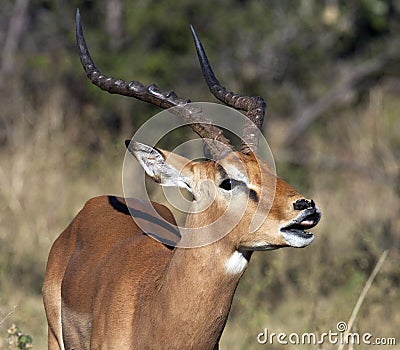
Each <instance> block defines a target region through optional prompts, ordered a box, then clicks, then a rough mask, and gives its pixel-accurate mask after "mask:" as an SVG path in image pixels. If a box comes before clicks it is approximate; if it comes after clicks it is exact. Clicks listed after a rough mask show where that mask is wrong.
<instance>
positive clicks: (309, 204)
mask: <svg viewBox="0 0 400 350" xmlns="http://www.w3.org/2000/svg"><path fill="white" fill-rule="evenodd" d="M293 208H294V210H304V209H308V208H315V203H314V201H313V200H311V201H309V200H307V199H298V200H297V201H296V202H294V203H293Z"/></svg>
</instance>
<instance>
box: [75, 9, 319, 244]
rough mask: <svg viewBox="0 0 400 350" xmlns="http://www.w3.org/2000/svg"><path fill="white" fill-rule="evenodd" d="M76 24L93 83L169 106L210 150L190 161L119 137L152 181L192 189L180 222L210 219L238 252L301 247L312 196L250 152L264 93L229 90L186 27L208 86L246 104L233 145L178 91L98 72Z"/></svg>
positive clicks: (206, 223)
mask: <svg viewBox="0 0 400 350" xmlns="http://www.w3.org/2000/svg"><path fill="white" fill-rule="evenodd" d="M76 23H77V28H76V29H77V31H76V33H77V42H78V48H79V52H80V58H81V62H82V65H83V67H84V69H85V71H86V74H87V76H88V77H89V79H90V80H91V81H92V82H93V83H94V84H95V85H96V86H98V87H100V88H101V89H103V90H105V91H108V92H110V93H116V94H121V95H125V96H131V97H135V98H137V99H140V100H142V101H146V102H149V103H152V104H155V105H157V106H159V107H161V108H170V107H175V108H174V109H173V110H174V112H173V113H174V114H177V115H178V116H180V117H181V118H183V119H184V120H185V121H186V122H189V123H190V127H191V128H192V129H193V130H194V131H195V132H196V133H197V134H198V135H199V136H200V137H201V138H202V139H203V140H204V143H205V145H206V147H207V149H208V153H209V154H210V157H209V158H210V159H207V160H206V161H191V160H189V159H186V158H184V157H182V156H179V155H176V154H174V153H171V152H168V151H165V150H161V149H158V148H155V147H151V146H148V145H145V144H142V143H139V142H136V141H132V142H127V147H128V150H129V152H130V153H131V154H133V155H134V156H135V157H136V158H137V160H138V161H139V163H140V164H141V166H142V167H143V168H144V170H145V171H146V173H147V174H148V175H149V176H150V177H152V178H153V179H154V180H155V181H156V182H157V183H160V184H161V185H163V186H177V187H180V188H184V189H186V190H188V191H190V192H191V193H192V194H193V202H192V207H191V209H190V210H189V214H188V216H187V220H186V226H187V227H189V228H195V229H197V228H199V227H208V231H210V225H215V226H213V227H212V228H211V230H224V229H226V228H227V227H229V234H228V235H227V236H226V238H225V240H226V242H228V243H229V244H230V245H231V246H232V248H233V249H234V250H238V251H255V250H269V249H276V248H279V247H284V246H292V247H305V246H307V245H308V244H310V243H311V242H312V240H313V239H314V236H313V235H312V234H311V233H308V232H307V231H306V230H307V229H310V228H312V227H314V226H315V225H316V224H317V223H318V221H319V220H320V217H321V214H320V210H319V209H318V208H317V207H316V205H315V203H314V201H313V200H311V199H307V198H305V197H304V196H302V195H301V194H300V193H298V192H297V191H296V190H295V189H294V188H292V187H291V186H290V185H289V184H287V183H286V182H285V181H283V180H281V179H280V178H278V177H276V175H275V172H274V171H273V169H272V167H271V166H270V165H269V164H268V163H267V162H265V161H263V160H262V159H261V158H260V157H259V156H258V153H257V149H258V137H259V134H260V131H259V130H260V129H261V127H262V124H263V120H264V115H265V109H266V106H265V102H264V100H263V99H262V98H261V97H248V96H241V95H237V94H234V93H232V92H229V91H228V90H226V89H225V88H224V87H223V86H221V84H220V83H219V81H218V80H217V78H216V77H215V75H214V73H213V70H212V68H211V66H210V64H209V62H208V59H207V56H206V54H205V52H204V49H203V47H202V44H201V42H200V41H199V39H198V37H197V35H196V33H195V31H194V29H193V28H192V34H193V38H194V41H195V46H196V50H197V54H198V57H199V61H200V65H201V69H202V71H203V75H204V78H205V80H206V82H207V85H208V87H209V89H210V90H211V92H212V93H213V95H214V96H215V97H216V98H218V99H219V100H220V101H222V102H223V103H225V104H226V105H228V106H230V107H233V108H235V109H237V110H243V111H246V117H247V119H246V123H245V126H244V130H243V136H242V140H243V142H242V145H241V147H240V149H239V150H235V149H234V147H233V146H232V145H231V144H230V142H229V140H228V139H227V138H226V137H225V136H224V134H223V130H222V129H220V128H218V127H217V126H215V125H213V124H212V122H211V121H210V120H209V119H207V118H206V117H205V116H203V115H201V114H199V113H197V112H196V111H195V110H194V109H193V108H192V106H191V105H190V104H189V101H188V100H182V99H180V98H178V97H177V95H176V94H175V93H174V92H172V91H171V92H168V93H164V92H162V91H160V90H159V89H158V87H157V86H156V85H150V86H144V85H142V84H141V83H139V82H137V81H132V82H126V81H124V80H120V79H118V80H116V79H113V78H110V77H106V76H104V75H103V74H102V73H101V72H100V71H99V70H98V68H97V67H96V66H95V64H94V62H93V60H92V59H91V57H90V54H89V51H88V49H87V46H86V43H85V40H84V37H83V31H82V27H81V23H80V16H79V12H77V21H76ZM220 218H223V220H220ZM227 233H228V232H227ZM199 234H201V233H199Z"/></svg>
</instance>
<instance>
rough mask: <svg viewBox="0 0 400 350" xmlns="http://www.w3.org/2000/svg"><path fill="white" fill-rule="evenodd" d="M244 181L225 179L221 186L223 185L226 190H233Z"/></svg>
mask: <svg viewBox="0 0 400 350" xmlns="http://www.w3.org/2000/svg"><path fill="white" fill-rule="evenodd" d="M242 184H243V182H242V181H238V180H234V179H230V178H228V179H225V180H224V181H222V182H221V184H220V185H219V187H221V188H222V189H223V190H225V191H231V190H232V189H233V188H234V187H236V186H239V185H242Z"/></svg>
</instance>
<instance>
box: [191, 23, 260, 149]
mask: <svg viewBox="0 0 400 350" xmlns="http://www.w3.org/2000/svg"><path fill="white" fill-rule="evenodd" d="M190 29H191V30H192V35H193V39H194V43H195V46H196V51H197V56H198V58H199V62H200V66H201V70H202V72H203V76H204V79H205V81H206V83H207V85H208V88H209V89H210V91H211V93H212V94H213V95H214V96H215V97H216V98H217V99H219V100H220V101H222V102H223V103H225V104H227V105H228V106H231V107H233V108H235V109H239V110H242V111H246V112H247V113H246V117H247V118H248V122H246V124H245V127H244V130H243V144H242V152H243V153H247V152H248V151H249V150H251V151H253V152H257V146H258V136H257V135H258V130H257V128H258V129H260V130H261V128H262V125H263V122H264V116H265V109H266V104H265V101H264V99H263V98H262V97H258V96H243V95H238V94H235V93H233V92H231V91H228V90H227V89H226V88H225V87H223V86H222V85H221V84H220V82H219V81H218V79H217V78H216V76H215V74H214V72H213V70H212V68H211V65H210V63H209V61H208V58H207V55H206V53H205V51H204V48H203V45H202V44H201V41H200V39H199V37H198V36H197V34H196V32H195V30H194V28H193V26H190Z"/></svg>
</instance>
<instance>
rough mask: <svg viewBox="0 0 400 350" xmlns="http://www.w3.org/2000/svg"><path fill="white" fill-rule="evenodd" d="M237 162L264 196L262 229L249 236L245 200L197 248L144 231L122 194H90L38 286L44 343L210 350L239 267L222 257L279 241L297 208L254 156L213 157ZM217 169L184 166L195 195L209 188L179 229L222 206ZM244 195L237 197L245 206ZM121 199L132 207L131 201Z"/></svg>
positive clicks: (294, 195)
mask: <svg viewBox="0 0 400 350" xmlns="http://www.w3.org/2000/svg"><path fill="white" fill-rule="evenodd" d="M162 152H163V154H166V155H167V154H168V152H164V151H162ZM174 159H175V158H174ZM238 161H240V162H242V163H243V164H245V166H246V171H247V177H248V180H249V182H250V184H251V186H253V187H254V188H255V189H256V190H257V191H258V192H257V193H258V195H259V196H260V201H261V202H262V203H267V202H268V201H270V202H271V201H273V205H272V208H271V210H270V212H269V215H268V217H267V218H266V220H265V221H264V222H263V224H262V225H261V227H260V228H259V229H258V230H257V231H256V232H253V233H249V226H250V223H251V220H252V217H253V214H254V211H255V208H256V203H253V202H252V201H251V200H249V205H248V206H247V208H246V213H245V216H244V217H243V219H242V220H241V221H240V223H239V224H238V225H236V227H234V229H233V230H232V231H231V232H230V233H229V234H227V235H226V236H225V237H224V238H222V239H220V240H218V241H217V242H215V243H213V244H210V245H207V246H204V247H201V248H193V249H184V248H175V249H171V248H170V247H167V246H165V245H163V244H161V243H159V242H157V241H156V240H154V239H152V238H150V237H149V236H147V235H146V234H145V233H144V232H142V230H141V229H140V228H139V227H138V226H137V225H136V223H135V221H134V220H133V219H132V217H131V216H130V215H129V212H128V209H127V206H126V202H125V200H124V199H122V198H116V197H113V196H101V197H97V198H93V199H91V200H89V201H88V202H87V203H86V205H85V206H84V208H83V209H82V210H81V211H80V212H79V213H78V215H77V216H76V217H75V219H74V220H73V221H72V223H71V224H70V225H69V226H68V227H67V228H66V230H65V231H64V232H63V233H62V234H61V235H60V236H59V237H58V238H57V240H56V241H55V242H54V244H53V247H52V249H51V251H50V255H49V260H48V264H47V270H46V277H45V283H44V287H43V298H44V304H45V309H46V315H47V319H48V324H49V349H51V350H55V349H62V344H63V343H64V345H65V349H140V350H142V349H199V350H200V349H201V350H205V349H217V348H218V342H219V339H220V337H221V334H222V331H223V329H224V326H225V323H226V320H227V317H228V313H229V310H230V306H231V302H232V299H233V295H234V292H235V290H236V287H237V284H238V282H239V280H240V278H241V276H242V274H243V271H241V272H240V273H237V274H229V273H227V271H226V265H225V264H226V261H228V259H229V258H230V257H231V256H232V254H233V253H234V252H235V251H238V250H241V251H243V255H244V257H245V258H246V259H247V260H248V261H249V260H250V257H251V254H252V250H253V249H252V247H253V245H254V244H255V243H257V242H259V241H265V242H268V243H270V244H272V245H274V246H287V243H286V242H285V240H284V239H283V237H282V235H281V234H280V231H279V230H280V227H281V226H282V224H284V223H287V222H290V221H291V220H293V219H294V218H295V217H296V216H297V215H298V212H295V211H294V209H293V202H295V201H296V200H297V199H300V198H303V197H302V196H301V195H300V194H299V193H298V192H297V191H295V190H294V189H293V188H292V187H291V186H290V185H288V184H287V183H285V182H284V181H282V180H280V179H276V178H275V175H274V174H273V173H272V172H271V169H270V167H269V166H268V165H267V164H266V163H265V162H261V161H259V163H258V162H257V159H256V158H255V157H254V156H253V155H243V154H241V153H234V154H230V155H228V156H226V157H225V159H222V160H221V162H220V164H221V165H222V167H223V168H229V166H232V164H233V165H235V162H238ZM235 166H236V167H237V168H239V167H240V164H237V165H235ZM219 168H220V166H218V165H217V164H216V163H215V162H213V161H209V162H202V163H189V164H185V170H184V173H185V174H186V175H187V176H189V175H190V176H191V181H192V184H191V186H193V188H194V187H196V186H197V188H196V191H197V192H196V193H208V192H207V191H216V192H215V193H216V197H215V200H214V201H213V203H212V204H211V206H210V207H209V209H207V210H206V211H205V212H201V213H199V214H193V215H188V218H187V222H186V226H187V227H198V226H201V225H204V224H206V223H208V222H213V221H214V220H215V219H216V218H218V217H219V216H220V215H221V213H222V212H223V211H224V208H225V207H226V204H225V199H224V197H223V196H222V195H221V194H219V192H218V188H217V187H216V186H217V185H216V184H218V183H220V182H221V180H222V178H221V176H222V175H221V171H220V170H219ZM206 179H208V180H210V181H209V182H208V185H207V184H206V185H204V180H206ZM275 180H276V194H275V196H274V197H273V188H270V186H272V184H274V182H275ZM210 184H211V185H210ZM212 184H214V185H213V186H214V189H212ZM207 186H211V187H207ZM202 191H203V192H202ZM246 196H247V195H245V194H240V195H239V199H238V200H243V202H244V203H245V202H246V201H245V200H246ZM199 202H200V201H199ZM129 203H130V206H134V207H136V204H135V203H137V206H138V207H139V202H136V201H135V200H131V201H130V202H129ZM154 205H155V208H156V210H157V212H158V213H159V214H160V215H161V216H162V217H163V218H164V219H165V220H167V221H168V222H170V223H174V222H175V221H174V218H173V216H172V214H171V213H170V211H169V210H168V209H167V208H166V207H164V206H162V205H160V204H157V203H154ZM193 205H200V203H196V201H195V202H194V204H193ZM60 319H62V325H61V324H60Z"/></svg>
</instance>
